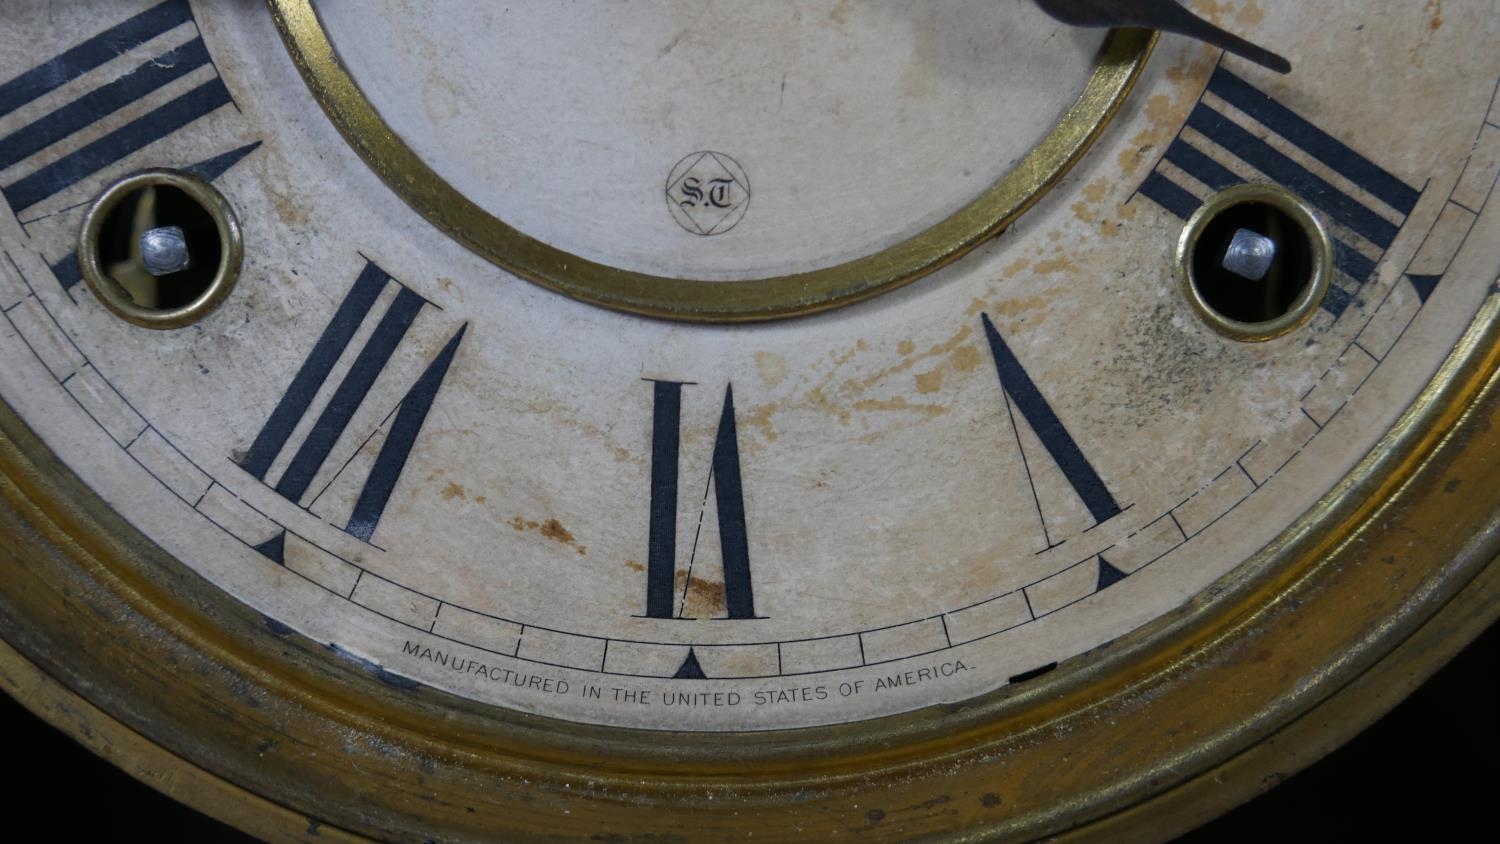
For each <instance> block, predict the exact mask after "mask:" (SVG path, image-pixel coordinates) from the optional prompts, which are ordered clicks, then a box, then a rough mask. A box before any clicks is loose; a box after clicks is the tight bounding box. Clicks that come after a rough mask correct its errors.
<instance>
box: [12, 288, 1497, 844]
mask: <svg viewBox="0 0 1500 844" xmlns="http://www.w3.org/2000/svg"><path fill="white" fill-rule="evenodd" d="M1497 373H1500V290H1497V291H1496V292H1494V293H1493V294H1492V295H1491V296H1490V297H1489V299H1488V301H1487V302H1486V303H1485V305H1484V306H1483V307H1482V308H1481V310H1480V313H1479V316H1478V318H1477V319H1476V320H1475V322H1474V324H1473V325H1472V326H1471V328H1470V330H1469V331H1468V333H1467V334H1466V335H1465V337H1464V339H1463V340H1462V341H1461V342H1460V343H1459V344H1458V345H1457V346H1456V347H1455V349H1454V351H1453V353H1452V354H1451V355H1450V357H1449V359H1448V361H1447V362H1446V363H1445V365H1444V366H1443V368H1442V370H1441V371H1440V372H1439V374H1438V375H1437V377H1436V378H1435V379H1434V380H1433V381H1432V383H1431V384H1430V385H1429V387H1428V388H1427V389H1426V390H1425V391H1424V393H1423V394H1422V396H1421V397H1420V398H1419V399H1418V401H1417V402H1416V403H1415V404H1414V405H1413V406H1412V407H1411V408H1410V410H1409V411H1408V412H1407V413H1406V414H1405V416H1404V417H1403V418H1402V420H1401V421H1400V422H1399V423H1398V424H1397V425H1396V426H1395V427H1394V429H1393V430H1392V432H1391V433H1390V434H1389V436H1388V437H1387V438H1386V440H1385V441H1384V442H1383V443H1382V444H1381V445H1380V446H1379V447H1377V448H1376V449H1375V450H1374V451H1372V453H1371V454H1370V455H1369V456H1368V457H1367V458H1366V459H1365V460H1364V461H1363V462H1362V463H1361V465H1360V466H1359V468H1358V469H1356V470H1355V472H1354V473H1352V474H1351V475H1350V476H1348V477H1347V478H1346V479H1345V480H1344V481H1343V482H1342V483H1341V484H1340V485H1339V486H1338V487H1337V488H1336V489H1335V490H1333V491H1332V492H1331V493H1330V494H1329V495H1328V496H1327V497H1326V498H1325V499H1323V500H1322V501H1321V502H1320V503H1319V504H1318V505H1316V506H1315V507H1314V508H1313V509H1312V510H1311V511H1309V512H1308V513H1307V514H1306V515H1305V516H1304V517H1303V518H1302V519H1301V520H1299V521H1298V522H1297V523H1295V524H1294V525H1292V526H1291V527H1290V528H1289V529H1288V531H1287V532H1286V533H1285V534H1283V536H1282V537H1281V538H1280V539H1278V540H1277V541H1276V542H1275V543H1273V545H1272V546H1269V547H1268V548H1267V549H1265V550H1264V551H1263V552H1261V553H1260V554H1258V555H1257V556H1256V557H1255V558H1253V559H1252V560H1250V561H1248V562H1247V563H1245V564H1244V565H1242V566H1241V567H1240V568H1239V569H1237V570H1236V571H1234V572H1233V573H1231V574H1230V575H1228V576H1227V577H1225V578H1224V579H1222V580H1221V581H1220V582H1218V583H1217V584H1215V585H1214V586H1213V587H1211V588H1210V589H1209V590H1207V591H1206V592H1204V593H1203V594H1201V595H1200V596H1198V597H1197V598H1196V599H1194V600H1193V601H1192V602H1191V603H1190V604H1189V605H1188V606H1186V607H1184V608H1183V609H1182V610H1180V611H1179V612H1177V613H1175V614H1172V615H1169V616H1167V617H1164V618H1162V619H1160V620H1158V621H1157V622H1154V623H1152V624H1150V625H1148V626H1147V627H1145V628H1143V629H1142V630H1140V631H1137V632H1136V633H1133V634H1131V635H1129V636H1127V637H1124V638H1123V639H1121V640H1119V641H1117V642H1115V643H1112V644H1110V645H1108V646H1106V647H1103V648H1100V649H1098V650H1097V651H1095V652H1093V653H1091V654H1087V655H1085V656H1083V657H1080V658H1076V659H1074V660H1070V661H1068V662H1065V663H1064V664H1063V665H1062V666H1060V667H1059V669H1058V670H1057V671H1055V672H1053V673H1052V674H1051V675H1048V676H1047V677H1045V678H1043V679H1041V680H1038V681H1035V682H1034V683H1030V684H1026V685H1024V686H1022V687H1020V688H1018V689H1017V688H1003V689H1001V690H999V691H997V692H995V693H993V694H990V695H986V696H983V697H981V698H978V699H975V700H971V701H966V702H964V703H961V704H955V705H950V706H942V707H934V708H930V709H927V710H924V711H919V712H914V713H909V714H906V715H901V716H894V717H890V718H885V719H880V720H876V721H869V722H862V723H857V724H851V725H845V726H839V727H828V728H817V729H807V730H795V731H784V732H778V733H754V734H734V735H705V734H697V733H690V734H670V733H667V734H664V733H660V732H649V731H634V730H622V729H609V728H599V727H589V726H581V725H576V724H568V723H564V722H560V721H555V720H551V719H547V718H542V717H536V716H529V715H524V714H520V713H515V712H508V711H503V710H497V709H494V708H490V707H485V706H482V705H478V704H475V703H472V702H468V701H464V700H461V699H458V698H455V697H452V696H450V695H447V694H444V693H441V692H437V691H435V690H433V689H430V688H426V687H421V688H417V689H398V688H393V687H391V686H389V685H386V684H383V683H381V682H379V681H378V680H377V679H376V678H375V677H374V676H372V674H371V673H370V672H369V671H368V669H367V667H365V666H362V665H360V664H357V663H352V662H349V661H346V660H343V659H340V658H339V657H338V656H337V654H336V653H335V652H333V651H332V650H331V649H329V648H327V647H325V646H324V645H322V644H320V643H316V642H310V641H307V640H305V639H302V638H301V637H298V636H295V635H289V634H286V633H285V631H284V630H281V631H278V630H277V629H276V628H275V625H271V624H268V623H267V620H266V619H264V618H262V617H261V616H259V614H257V613H256V612H254V611H253V610H250V609H249V608H247V607H245V606H243V605H240V604H238V603H236V602H235V601H233V600H232V599H230V598H228V597H227V596H226V595H225V594H223V593H221V592H219V591H218V590H217V589H215V588H214V587H212V586H210V585H209V584H207V583H206V582H205V581H203V580H202V579H201V578H200V577H198V576H197V575H195V574H193V573H192V572H191V571H189V570H187V569H186V568H185V567H184V566H182V565H181V564H179V563H177V562H176V561H174V560H172V559H170V558H169V557H168V556H167V555H166V554H165V553H164V552H163V551H162V550H161V549H160V548H158V547H157V546H155V545H154V544H152V543H151V542H150V541H149V540H148V539H146V538H145V537H144V536H142V535H140V534H139V533H138V532H136V530H135V529H134V528H133V527H131V526H130V525H128V524H127V523H125V522H124V521H123V520H122V519H120V518H119V517H118V516H116V515H115V514H113V513H112V512H110V511H109V510H108V508H107V507H106V506H105V505H104V504H103V502H101V501H100V500H98V499H97V497H95V496H94V495H93V494H92V493H91V492H89V491H88V490H87V489H86V488H84V487H83V486H82V484H81V483H80V482H79V481H78V479H77V478H76V477H75V476H73V475H72V474H71V472H69V471H68V470H67V469H66V467H65V466H63V465H62V464H61V463H60V462H58V460H57V459H56V458H55V457H54V456H53V455H51V454H50V452H48V451H47V449H46V448H45V447H44V446H43V445H42V444H41V442H40V440H39V439H38V438H37V437H36V436H35V434H33V433H32V432H31V431H30V430H28V429H27V428H26V426H25V425H24V424H23V423H22V422H21V421H20V420H19V418H18V417H16V416H15V414H14V413H13V412H12V411H10V410H9V409H8V408H0V432H3V435H4V436H3V437H0V571H3V576H4V581H3V582H5V583H6V584H7V588H6V589H5V590H3V591H0V634H3V636H0V637H3V638H4V639H5V640H6V641H7V642H8V643H9V644H10V645H11V647H13V648H15V650H16V651H18V652H19V653H20V654H22V655H24V657H25V658H26V659H27V660H30V661H31V662H33V663H35V665H36V666H37V667H38V668H39V669H40V670H42V671H44V672H45V673H46V674H48V675H50V676H51V677H53V678H55V680H56V681H57V683H58V685H57V686H56V688H57V689H86V690H87V693H88V697H89V700H90V701H91V702H92V703H93V704H95V705H96V706H98V707H99V709H100V710H101V711H102V712H103V713H105V714H106V715H107V717H109V718H112V719H116V720H118V721H119V722H120V723H121V724H123V725H125V726H126V727H128V728H129V729H130V730H132V731H137V732H139V733H140V734H142V735H144V736H146V737H147V738H148V739H149V741H150V742H152V743H154V744H156V745H159V746H160V747H161V748H163V749H165V750H167V751H169V752H170V753H172V754H175V755H176V756H178V757H180V758H181V759H183V760H185V764H188V765H190V766H192V767H193V768H194V769H196V770H199V771H203V772H206V773H204V774H202V775H203V776H209V777H213V778H216V779H220V780H222V781H224V782H226V783H228V784H229V785H231V786H232V788H221V789H217V790H211V791H212V792H213V793H214V794H216V795H218V796H216V797H213V798H211V799H209V800H208V802H209V803H210V804H214V803H215V801H223V802H222V804H217V805H219V808H218V809H217V810H216V809H215V806H214V805H209V806H207V807H206V808H208V809H209V810H210V811H211V812H213V813H216V814H225V815H228V816H230V817H236V816H238V817H241V818H242V817H243V815H244V809H243V804H244V801H246V800H248V799H250V797H254V800H256V801H261V803H258V804H257V805H261V804H262V803H264V801H267V800H269V801H271V803H274V804H278V805H281V806H285V807H288V808H289V809H290V810H291V811H293V812H295V813H298V814H299V815H301V816H304V817H308V818H312V819H315V820H317V821H319V822H326V823H329V824H331V825H333V826H336V827H339V828H342V829H346V830H351V831H353V832H355V833H357V834H361V835H367V836H372V837H402V836H417V835H425V836H439V837H452V838H458V839H470V838H472V839H485V838H499V839H500V840H517V839H521V840H525V839H531V838H537V837H542V836H544V835H545V836H549V837H559V838H567V837H574V838H578V839H586V838H588V837H589V836H590V835H593V834H595V833H597V832H598V831H599V830H600V829H608V830H631V831H638V832H642V833H645V832H655V833H661V834H666V833H670V834H672V835H677V836H681V837H682V838H684V839H687V840H703V839H714V838H720V837H723V836H725V835H729V834H731V833H733V832H734V831H736V830H741V831H743V830H744V829H755V830H756V831H757V837H760V838H771V839H773V840H774V839H776V838H790V837H794V835H795V832H796V831H798V830H800V831H802V832H803V833H805V834H808V835H813V836H819V835H823V836H826V835H832V834H835V833H837V832H841V831H847V830H850V829H860V830H862V831H865V832H866V833H867V835H868V837H870V838H872V839H874V840H910V839H912V838H917V837H935V838H947V839H952V840H972V839H973V838H974V837H976V836H978V837H991V836H1000V837H1006V838H1032V837H1041V836H1048V835H1056V834H1060V833H1063V832H1065V831H1068V830H1075V831H1079V830H1082V832H1080V833H1079V834H1085V833H1087V832H1088V830H1090V829H1093V830H1096V831H1098V830H1106V829H1112V828H1116V827H1113V826H1111V824H1115V823H1123V822H1124V821H1122V820H1120V819H1121V818H1127V819H1128V818H1134V819H1136V821H1137V822H1139V819H1140V818H1141V817H1143V814H1142V813H1145V814H1144V816H1145V817H1150V816H1151V814H1150V813H1152V812H1154V811H1158V810H1156V809H1152V808H1151V807H1152V806H1153V805H1159V806H1162V807H1164V808H1162V809H1160V810H1159V811H1161V812H1176V813H1177V814H1176V815H1174V816H1181V814H1182V812H1183V809H1182V805H1181V803H1180V802H1177V803H1174V802H1173V801H1174V799H1178V798H1173V797H1172V795H1173V794H1181V793H1185V792H1183V791H1181V790H1182V789H1188V790H1189V791H1191V789H1192V788H1193V786H1192V783H1194V782H1199V783H1201V782H1202V781H1203V780H1202V778H1203V777H1204V776H1206V775H1207V774H1208V773H1209V772H1211V771H1214V770H1215V769H1216V768H1219V767H1221V766H1224V765H1228V764H1231V763H1232V762H1233V760H1235V759H1238V758H1240V757H1241V756H1242V754H1246V753H1248V752H1251V751H1252V749H1254V748H1256V746H1257V744H1258V743H1259V742H1261V741H1262V740H1264V739H1266V738H1267V737H1269V736H1272V735H1275V734H1277V733H1278V732H1280V731H1282V730H1288V729H1294V728H1296V725H1298V724H1299V723H1303V721H1304V720H1305V719H1307V718H1310V717H1312V714H1313V713H1315V712H1316V711H1318V710H1319V708H1320V707H1321V706H1323V704H1324V703H1325V702H1327V701H1330V700H1331V699H1333V698H1335V697H1336V696H1337V695H1338V694H1339V693H1340V691H1341V690H1343V689H1344V688H1346V687H1348V686H1349V685H1350V684H1351V683H1357V682H1360V678H1362V677H1365V676H1367V675H1370V673H1371V672H1386V671H1389V672H1390V673H1388V674H1387V675H1386V676H1388V677H1390V678H1392V680H1391V682H1401V681H1409V677H1410V675H1411V674H1413V673H1418V674H1420V673H1423V672H1428V671H1430V670H1432V669H1433V668H1435V667H1436V665H1438V664H1440V663H1441V661H1442V660H1444V659H1446V657H1447V656H1448V655H1449V654H1451V649H1443V648H1436V647H1434V648H1433V649H1417V650H1416V651H1410V650H1408V651H1406V652H1405V653H1406V654H1407V655H1406V656H1404V657H1401V658H1400V660H1399V661H1398V662H1397V663H1396V664H1393V665H1389V666H1387V663H1386V662H1385V660H1387V658H1388V657H1390V655H1391V654H1392V653H1394V652H1396V651H1397V650H1398V649H1399V648H1401V646H1402V643H1403V642H1405V641H1407V640H1408V639H1409V638H1410V637H1411V636H1413V634H1414V633H1416V632H1418V631H1421V630H1423V629H1426V628H1427V626H1428V625H1430V624H1440V622H1438V621H1435V619H1437V618H1439V613H1440V612H1442V611H1443V608H1444V607H1445V606H1448V605H1450V603H1452V602H1453V601H1454V599H1455V596H1459V595H1461V594H1463V593H1464V591H1465V589H1466V587H1467V586H1468V584H1470V582H1471V581H1473V580H1474V579H1475V578H1476V577H1480V576H1483V577H1485V578H1487V580H1486V581H1485V582H1486V583H1493V581H1494V579H1495V577H1494V575H1495V572H1496V571H1497V567H1496V565H1495V564H1494V561H1495V558H1496V554H1497V551H1500V485H1496V484H1493V483H1492V482H1490V481H1491V479H1493V478H1494V477H1496V476H1500V424H1496V423H1500V375H1497ZM1458 488H1462V489H1463V490H1464V492H1465V494H1464V495H1461V496H1460V495H1454V494H1452V492H1453V490H1454V489H1458ZM1486 594H1488V595H1489V596H1490V597H1489V602H1488V604H1484V605H1483V606H1482V607H1481V610H1482V613H1483V614H1485V616H1486V617H1487V618H1493V617H1494V615H1495V614H1497V613H1500V599H1497V598H1496V597H1495V595H1494V592H1493V591H1490V592H1488V593H1486ZM1465 630H1466V631H1468V632H1466V633H1465V634H1464V635H1472V634H1473V633H1474V632H1477V630H1475V629H1473V628H1472V626H1471V627H1467V628H1465ZM1451 632H1452V631H1451V630H1449V633H1450V634H1451ZM1374 687H1380V686H1379V684H1375V685H1374V686H1372V688H1374ZM56 700H57V697H56V694H53V695H50V696H49V695H47V694H41V696H40V697H38V698H34V699H32V700H29V701H28V703H29V704H30V705H33V706H34V707H38V708H45V707H46V706H48V705H51V704H52V703H55V701H56ZM1379 709H1380V707H1378V706H1374V707H1368V706H1367V707H1364V708H1362V709H1358V711H1360V712H1361V713H1362V714H1361V715H1360V717H1361V718H1373V717H1374V716H1375V715H1376V714H1378V711H1379ZM1120 724H1129V725H1130V726H1129V728H1123V729H1122V728H1121V727H1120V726H1119V725H1120ZM73 729H75V730H80V731H81V728H79V727H78V725H77V724H76V723H75V724H74V725H73ZM1309 729H1311V730H1312V732H1313V734H1314V735H1318V736H1324V735H1333V734H1344V733H1346V732H1347V730H1348V726H1347V725H1345V724H1323V725H1322V727H1321V728H1319V727H1313V728H1309ZM335 748H336V749H337V752H331V751H332V750H333V749H335ZM1324 749H1325V750H1326V749H1327V747H1325V748H1324ZM1305 761H1306V760H1305ZM193 776H197V774H193ZM1237 782H1238V785H1237V786H1236V788H1237V789H1239V790H1237V791H1235V793H1234V794H1235V796H1234V799H1236V800H1237V799H1241V798H1242V797H1244V796H1248V795H1249V794H1250V793H1252V792H1253V791H1254V789H1255V787H1256V782H1255V781H1253V780H1249V779H1245V780H1243V781H1237ZM1209 791H1213V790H1212V789H1210V790H1209ZM1198 793H1199V794H1203V793H1206V792H1203V791H1199V792H1198ZM247 795H248V796H247ZM1212 799H1213V800H1215V801H1220V802H1225V799H1224V794H1222V793H1215V794H1214V796H1213V798H1212ZM876 808H878V809H880V810H881V811H880V813H879V816H878V818H877V815H876V814H875V813H874V812H872V811H871V810H872V809H876ZM887 809H889V811H887ZM1187 811H1188V814H1192V812H1191V809H1189V810H1187ZM236 812H238V813H239V814H238V815H236V814H235V813H236ZM1112 818H1113V819H1114V820H1111V819H1112ZM872 819H875V820H872ZM1199 819H1201V818H1199ZM1091 823H1098V824H1101V825H1100V826H1096V827H1090V826H1089V825H1090V824H1091ZM1157 828H1158V827H1156V826H1154V825H1151V824H1145V825H1144V826H1141V827H1138V828H1137V834H1138V835H1139V837H1140V838H1151V837H1153V833H1151V832H1150V830H1154V829H1157ZM1161 828H1162V829H1165V828H1166V827H1161ZM1142 830H1145V831H1142ZM282 837H293V836H290V835H287V836H282Z"/></svg>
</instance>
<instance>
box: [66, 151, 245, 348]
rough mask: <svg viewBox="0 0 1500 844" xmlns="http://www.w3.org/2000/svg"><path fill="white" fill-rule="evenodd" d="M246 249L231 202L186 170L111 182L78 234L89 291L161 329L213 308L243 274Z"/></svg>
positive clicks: (122, 313) (118, 311)
mask: <svg viewBox="0 0 1500 844" xmlns="http://www.w3.org/2000/svg"><path fill="white" fill-rule="evenodd" d="M244 251H245V250H244V241H243V238H242V237H241V234H240V224H239V220H238V219H236V217H235V214H234V209H233V208H232V207H230V205H229V202H228V200H226V199H225V198H224V196H223V194H221V193H219V191H218V190H217V189H215V188H214V186H213V185H210V184H209V183H208V182H206V181H204V180H203V179H200V178H198V177H197V176H194V175H192V174H191V173H185V172H182V171H180V170H143V171H141V172H139V173H135V174H134V175H131V176H127V177H126V178H124V179H121V180H120V181H118V182H115V183H114V184H113V185H110V186H109V187H108V188H107V189H105V191H104V192H103V193H102V194H100V196H99V198H98V199H97V200H95V201H94V204H93V206H92V207H91V208H89V211H88V214H87V216H85V217H84V221H83V230H82V231H81V232H80V233H79V236H78V266H79V269H81V270H82V273H83V280H84V281H85V282H86V283H87V284H88V286H89V289H90V290H92V291H93V292H94V295H95V296H96V297H97V298H98V299H99V301H100V302H101V303H103V305H104V306H105V307H106V308H108V309H109V310H110V311H111V312H112V313H114V314H115V315H116V316H118V317H120V318H121V319H124V320H126V321H127V322H130V323H133V324H135V325H139V326H142V327H144V328H155V329H171V328H182V327H183V326H186V325H191V324H192V323H195V322H197V321H199V320H201V319H203V318H204V317H206V316H208V315H209V314H210V313H213V311H214V310H215V309H216V308H218V307H219V305H221V304H223V302H224V300H225V299H226V298H227V297H228V296H229V293H230V291H231V290H232V289H233V288H234V284H235V282H236V281H237V280H238V279H239V274H240V265H241V263H242V261H243V259H244Z"/></svg>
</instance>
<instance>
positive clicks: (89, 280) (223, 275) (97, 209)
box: [78, 168, 245, 330]
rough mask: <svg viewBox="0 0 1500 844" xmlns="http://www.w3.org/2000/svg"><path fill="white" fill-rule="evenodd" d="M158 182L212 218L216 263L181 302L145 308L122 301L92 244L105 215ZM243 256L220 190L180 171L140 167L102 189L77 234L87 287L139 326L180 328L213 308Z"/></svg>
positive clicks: (236, 222) (230, 289)
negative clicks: (201, 285)
mask: <svg viewBox="0 0 1500 844" xmlns="http://www.w3.org/2000/svg"><path fill="white" fill-rule="evenodd" d="M161 185H165V186H168V187H174V188H177V189H178V190H180V191H182V192H183V193H185V194H187V195H188V196H190V197H192V199H193V200H194V201H196V202H197V203H198V204H200V205H202V206H203V208H204V210H205V211H207V212H208V213H209V215H210V216H212V217H213V219H214V227H215V228H216V229H217V230H218V232H219V245H220V253H219V264H218V267H217V268H216V269H215V271H214V277H213V281H211V282H210V283H209V285H208V287H207V289H205V290H204V291H203V292H202V293H201V294H199V296H198V297H197V298H196V299H194V300H193V301H191V302H189V303H187V304H186V305H183V306H181V307H178V308H170V309H155V308H144V307H141V306H140V305H137V304H135V303H134V302H133V301H127V299H126V297H125V296H124V295H123V294H122V292H121V291H120V290H118V289H117V288H118V285H117V283H116V282H114V281H113V280H112V279H110V278H109V276H108V274H107V273H106V272H105V271H104V267H103V266H101V265H100V263H99V251H98V249H96V248H94V247H95V245H96V244H97V243H98V241H99V235H100V231H101V229H102V228H103V226H104V221H105V218H106V217H107V216H109V212H110V211H113V210H114V209H115V207H116V206H118V205H119V204H120V202H121V201H122V200H123V199H124V198H125V197H126V196H127V195H128V194H130V193H131V192H132V191H135V190H138V189H140V188H146V187H155V186H161ZM244 260H245V240H244V234H243V233H242V232H241V230H240V221H239V218H238V217H237V216H235V213H234V207H233V206H231V205H230V204H229V200H227V199H225V198H224V195H223V194H222V193H219V190H218V188H215V187H214V186H213V185H211V184H209V183H208V182H206V181H204V180H203V179H200V178H199V177H197V176H194V175H193V174H191V173H188V172H185V171H182V170H172V169H165V168H153V169H148V170H139V171H137V172H135V173H132V174H131V175H129V176H126V177H125V178H123V179H120V180H119V181H117V182H115V183H114V184H112V185H110V186H109V187H108V188H105V189H104V192H103V193H101V194H99V198H98V199H96V200H94V202H93V204H92V205H90V206H89V210H88V211H87V213H86V214H85V215H84V218H83V226H82V228H80V229H79V232H78V268H79V270H80V271H81V272H82V275H83V280H84V282H85V283H86V284H87V285H88V288H89V290H91V291H93V293H94V296H95V297H96V298H98V300H99V302H100V303H101V304H103V305H104V307H106V308H108V309H109V310H110V312H111V313H113V314H115V315H116V316H118V317H120V318H121V319H123V320H125V321H126V322H129V323H131V324H133V325H138V326H140V327H142V328H153V329H157V330H170V329H174V328H183V327H185V326H188V325H192V324H193V323H195V322H198V321H199V320H201V319H203V318H204V317H207V316H208V315H209V314H211V313H213V312H214V311H216V310H218V308H219V306H220V305H222V304H224V300H226V299H228V298H229V294H230V293H232V292H233V291H234V285H235V283H236V282H237V281H239V277H240V267H241V265H242V264H243V263H244Z"/></svg>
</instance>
